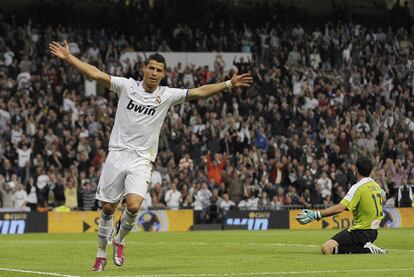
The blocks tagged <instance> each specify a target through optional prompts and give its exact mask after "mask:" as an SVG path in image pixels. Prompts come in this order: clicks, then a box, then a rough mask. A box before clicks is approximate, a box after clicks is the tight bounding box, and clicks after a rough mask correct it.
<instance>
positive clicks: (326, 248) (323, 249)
mask: <svg viewBox="0 0 414 277" xmlns="http://www.w3.org/2000/svg"><path fill="white" fill-rule="evenodd" d="M321 252H322V254H324V255H329V254H332V253H333V248H332V247H330V246H328V245H325V244H324V245H322V246H321Z"/></svg>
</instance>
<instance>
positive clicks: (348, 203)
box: [296, 157, 386, 254]
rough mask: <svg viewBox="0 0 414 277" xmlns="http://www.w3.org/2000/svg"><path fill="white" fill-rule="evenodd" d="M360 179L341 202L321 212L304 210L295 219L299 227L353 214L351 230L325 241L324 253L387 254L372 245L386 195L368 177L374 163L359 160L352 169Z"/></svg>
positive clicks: (322, 248) (365, 159) (376, 233)
mask: <svg viewBox="0 0 414 277" xmlns="http://www.w3.org/2000/svg"><path fill="white" fill-rule="evenodd" d="M352 170H353V173H354V174H355V177H356V178H357V183H356V184H354V185H353V186H352V187H351V188H350V189H349V191H348V193H347V194H346V196H345V197H344V199H342V201H341V202H340V203H339V204H338V205H335V206H333V207H330V208H327V209H325V210H322V211H311V210H304V211H303V212H302V213H300V214H298V215H297V216H296V220H297V221H298V222H299V223H300V224H307V223H309V222H311V221H313V220H315V219H316V220H320V219H321V218H323V217H327V216H331V215H335V214H339V213H342V212H343V211H345V210H346V209H348V210H349V211H351V212H352V214H353V217H354V220H353V224H352V226H351V227H350V228H349V229H348V230H343V231H341V232H339V233H338V234H336V235H335V236H333V237H332V238H331V239H330V240H328V241H327V242H325V243H324V244H323V245H322V247H321V251H322V253H323V254H351V253H352V254H359V253H361V254H362V253H371V254H386V251H385V250H383V249H381V248H380V247H377V246H375V245H374V244H372V243H373V242H374V241H375V240H376V239H377V235H378V228H379V227H380V223H381V219H382V217H383V215H382V203H383V201H382V199H384V198H385V195H384V194H385V192H384V191H383V190H382V189H381V187H380V186H379V185H378V184H377V183H376V182H375V181H374V180H373V179H371V178H369V175H370V174H371V171H372V162H371V160H370V159H369V158H367V157H359V158H358V159H357V161H356V163H355V166H353V169H352Z"/></svg>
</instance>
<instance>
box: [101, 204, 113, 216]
mask: <svg viewBox="0 0 414 277" xmlns="http://www.w3.org/2000/svg"><path fill="white" fill-rule="evenodd" d="M102 212H103V213H104V214H106V215H113V214H114V212H115V208H114V207H113V206H112V205H103V206H102Z"/></svg>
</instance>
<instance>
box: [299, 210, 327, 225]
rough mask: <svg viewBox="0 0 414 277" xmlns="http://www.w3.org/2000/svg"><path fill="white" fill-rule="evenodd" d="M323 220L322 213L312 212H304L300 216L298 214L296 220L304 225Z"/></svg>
mask: <svg viewBox="0 0 414 277" xmlns="http://www.w3.org/2000/svg"><path fill="white" fill-rule="evenodd" d="M321 218H322V215H321V212H320V211H316V212H314V211H311V210H303V211H302V212H301V213H300V214H298V215H297V216H296V220H297V221H298V222H299V223H300V224H302V225H304V224H308V223H309V222H311V221H313V220H315V219H316V220H320V219H321Z"/></svg>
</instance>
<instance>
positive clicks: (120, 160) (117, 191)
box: [96, 150, 152, 203]
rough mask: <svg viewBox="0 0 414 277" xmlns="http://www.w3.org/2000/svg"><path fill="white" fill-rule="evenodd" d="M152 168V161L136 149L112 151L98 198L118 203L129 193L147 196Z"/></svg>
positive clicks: (98, 190)
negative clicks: (139, 153)
mask: <svg viewBox="0 0 414 277" xmlns="http://www.w3.org/2000/svg"><path fill="white" fill-rule="evenodd" d="M151 169H152V165H151V161H149V160H147V159H145V158H143V157H141V156H140V155H138V154H137V153H136V152H135V151H129V150H124V151H110V152H109V154H108V157H107V158H106V161H105V164H104V166H103V169H102V173H101V177H100V179H99V184H98V189H97V191H96V199H98V200H101V201H105V202H109V203H116V202H118V201H120V200H121V199H122V198H123V197H124V196H125V195H127V194H128V193H132V194H138V195H139V196H141V197H143V198H145V195H146V193H147V190H148V184H149V181H150V178H151Z"/></svg>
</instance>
